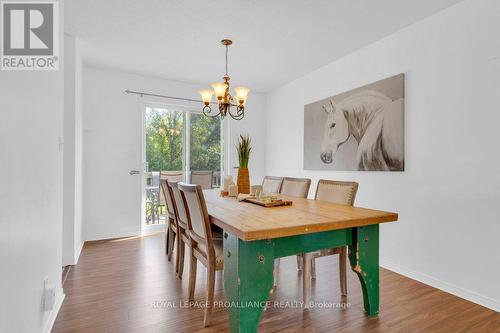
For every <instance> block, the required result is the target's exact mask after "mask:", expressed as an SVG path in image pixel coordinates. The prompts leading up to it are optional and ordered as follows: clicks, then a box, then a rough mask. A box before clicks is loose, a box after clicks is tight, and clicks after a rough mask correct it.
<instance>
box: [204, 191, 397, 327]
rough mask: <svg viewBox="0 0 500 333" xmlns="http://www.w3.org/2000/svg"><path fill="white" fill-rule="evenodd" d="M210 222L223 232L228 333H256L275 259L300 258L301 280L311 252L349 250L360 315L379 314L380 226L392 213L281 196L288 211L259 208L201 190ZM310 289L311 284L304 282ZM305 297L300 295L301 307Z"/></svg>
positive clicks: (270, 286) (394, 218) (307, 269)
mask: <svg viewBox="0 0 500 333" xmlns="http://www.w3.org/2000/svg"><path fill="white" fill-rule="evenodd" d="M204 196H205V201H206V205H207V210H208V214H209V217H210V222H211V223H212V224H214V225H216V226H218V227H220V228H222V230H223V255H224V290H225V294H226V303H227V305H228V312H229V323H230V331H231V332H232V333H236V332H238V333H243V332H245V333H246V332H257V330H258V326H259V320H260V317H261V313H262V311H263V310H264V308H265V307H266V304H267V300H268V297H269V295H270V293H272V291H273V287H274V283H273V269H274V260H275V259H277V258H282V257H287V256H292V255H297V254H302V255H303V256H304V257H305V260H304V267H303V270H304V272H303V276H308V274H306V273H307V272H310V269H311V267H310V260H308V259H309V258H310V253H311V252H313V251H318V250H324V249H331V248H337V247H343V246H347V247H348V257H349V262H350V265H351V268H352V270H353V271H354V272H355V273H356V274H357V276H358V278H359V281H360V283H361V290H362V293H363V303H364V310H365V312H366V314H367V315H368V316H376V315H377V314H378V309H379V224H380V223H384V222H395V221H397V220H398V214H397V213H391V212H385V211H380V210H373V209H367V208H361V207H353V206H346V205H339V204H334V203H330V202H326V201H320V200H310V199H303V198H295V197H287V196H280V197H281V198H282V199H283V200H287V201H288V200H289V201H292V204H291V205H288V206H276V207H263V206H259V205H256V204H253V203H249V202H244V201H238V200H237V199H236V198H234V197H222V196H220V192H219V191H217V190H205V191H204ZM303 284H304V287H305V288H303V290H305V291H307V290H309V284H310V279H303ZM309 297H310V296H309V295H308V294H306V295H303V302H304V304H305V307H307V305H308V304H309V301H310V299H309Z"/></svg>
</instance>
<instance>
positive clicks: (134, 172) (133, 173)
mask: <svg viewBox="0 0 500 333" xmlns="http://www.w3.org/2000/svg"><path fill="white" fill-rule="evenodd" d="M140 173H141V172H140V171H139V170H130V172H129V174H130V175H131V176H132V175H138V174H140Z"/></svg>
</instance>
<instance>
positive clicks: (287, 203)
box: [243, 198, 293, 207]
mask: <svg viewBox="0 0 500 333" xmlns="http://www.w3.org/2000/svg"><path fill="white" fill-rule="evenodd" d="M243 201H246V202H250V203H253V204H256V205H259V206H262V207H278V206H291V205H292V202H293V201H290V200H282V199H278V200H275V201H267V202H266V201H262V200H259V199H257V198H246V199H244V200H243Z"/></svg>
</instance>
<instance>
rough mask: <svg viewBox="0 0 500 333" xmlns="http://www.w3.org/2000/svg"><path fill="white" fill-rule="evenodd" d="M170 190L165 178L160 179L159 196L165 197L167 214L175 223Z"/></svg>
mask: <svg viewBox="0 0 500 333" xmlns="http://www.w3.org/2000/svg"><path fill="white" fill-rule="evenodd" d="M171 191H172V190H171V189H170V188H169V187H168V184H167V180H166V179H160V198H166V200H165V203H166V206H167V214H168V216H169V217H170V218H171V219H173V220H174V223H175V224H177V222H176V215H175V208H174V201H173V198H172V193H171Z"/></svg>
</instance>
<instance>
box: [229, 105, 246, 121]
mask: <svg viewBox="0 0 500 333" xmlns="http://www.w3.org/2000/svg"><path fill="white" fill-rule="evenodd" d="M228 113H229V115H230V116H231V118H233V119H234V120H241V119H243V117H244V116H245V108H244V107H241V108H240V107H238V108H237V109H236V114H233V113H232V112H231V109H229V112H228Z"/></svg>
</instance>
